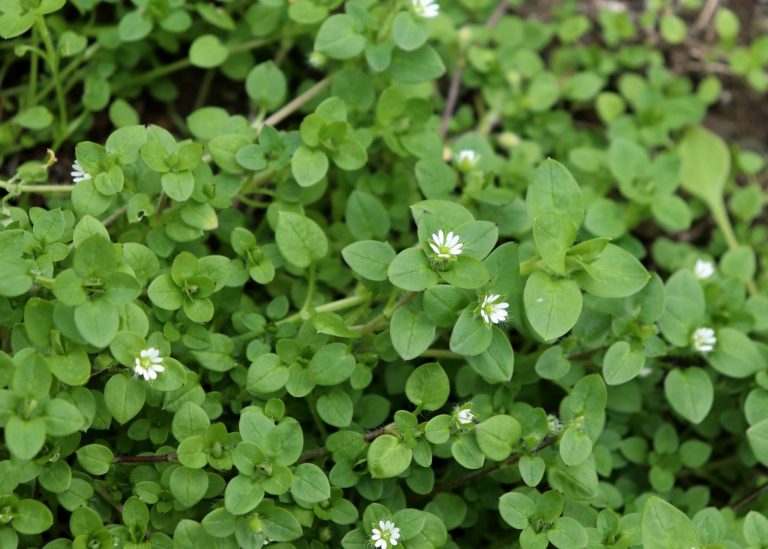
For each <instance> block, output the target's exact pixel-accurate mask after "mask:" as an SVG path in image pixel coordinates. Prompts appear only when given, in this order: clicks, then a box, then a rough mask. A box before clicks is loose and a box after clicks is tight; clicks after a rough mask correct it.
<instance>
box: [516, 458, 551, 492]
mask: <svg viewBox="0 0 768 549" xmlns="http://www.w3.org/2000/svg"><path fill="white" fill-rule="evenodd" d="M546 468H547V465H546V463H544V460H543V459H541V458H540V457H539V456H529V455H524V456H522V457H521V458H520V461H519V462H518V469H519V470H520V476H521V477H522V479H523V482H525V483H526V484H527V485H528V486H532V487H533V486H537V485H538V484H539V483H540V482H541V479H542V478H543V477H544V472H545V471H546Z"/></svg>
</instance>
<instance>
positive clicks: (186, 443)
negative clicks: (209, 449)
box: [176, 429, 208, 469]
mask: <svg viewBox="0 0 768 549" xmlns="http://www.w3.org/2000/svg"><path fill="white" fill-rule="evenodd" d="M206 431H207V429H206ZM205 450H206V445H205V439H204V438H203V437H202V436H201V435H192V436H188V437H186V438H185V439H184V440H182V441H181V444H179V447H178V449H177V451H176V454H177V455H178V457H179V463H181V464H182V465H183V466H184V467H189V468H190V469H200V468H202V467H205V466H206V465H207V464H208V454H207V453H206V451H205Z"/></svg>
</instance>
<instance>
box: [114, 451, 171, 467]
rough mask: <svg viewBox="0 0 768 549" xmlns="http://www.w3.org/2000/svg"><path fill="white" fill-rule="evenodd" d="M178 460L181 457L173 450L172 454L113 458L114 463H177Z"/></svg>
mask: <svg viewBox="0 0 768 549" xmlns="http://www.w3.org/2000/svg"><path fill="white" fill-rule="evenodd" d="M178 460H179V458H178V456H177V455H176V452H171V453H170V454H162V455H156V456H115V459H113V460H112V463H132V464H138V463H163V462H169V463H176V462H177V461H178Z"/></svg>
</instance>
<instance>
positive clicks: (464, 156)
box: [454, 149, 480, 172]
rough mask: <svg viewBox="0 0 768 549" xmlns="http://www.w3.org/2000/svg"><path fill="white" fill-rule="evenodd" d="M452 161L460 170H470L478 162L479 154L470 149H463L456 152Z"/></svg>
mask: <svg viewBox="0 0 768 549" xmlns="http://www.w3.org/2000/svg"><path fill="white" fill-rule="evenodd" d="M454 161H455V162H456V165H457V166H458V167H459V169H460V170H461V171H463V172H471V171H472V170H474V169H475V168H476V167H477V163H478V162H480V155H479V154H477V153H476V152H475V151H473V150H472V149H463V150H461V151H459V152H457V153H456V155H455V156H454Z"/></svg>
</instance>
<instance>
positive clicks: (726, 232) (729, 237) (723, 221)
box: [708, 198, 758, 296]
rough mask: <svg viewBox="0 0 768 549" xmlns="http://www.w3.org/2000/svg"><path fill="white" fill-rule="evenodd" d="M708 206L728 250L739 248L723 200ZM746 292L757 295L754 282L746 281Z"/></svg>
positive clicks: (711, 202)
mask: <svg viewBox="0 0 768 549" xmlns="http://www.w3.org/2000/svg"><path fill="white" fill-rule="evenodd" d="M708 205H709V210H710V212H711V213H712V218H713V219H714V220H715V223H716V224H717V227H718V228H719V229H720V231H721V232H722V233H723V237H724V238H725V242H726V244H728V248H729V249H731V250H734V249H736V248H738V247H740V246H741V245H740V244H739V240H738V238H736V232H735V231H734V230H733V225H732V224H731V219H730V218H729V217H728V212H727V210H726V209H725V203H723V199H722V198H719V199H717V200H712V201H710V202H709V204H708ZM747 290H748V291H749V295H751V296H756V295H757V294H758V292H757V285H756V284H755V281H754V280H751V279H750V280H748V281H747Z"/></svg>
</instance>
